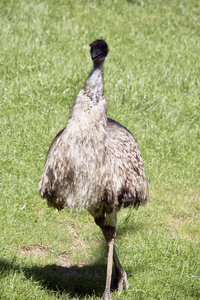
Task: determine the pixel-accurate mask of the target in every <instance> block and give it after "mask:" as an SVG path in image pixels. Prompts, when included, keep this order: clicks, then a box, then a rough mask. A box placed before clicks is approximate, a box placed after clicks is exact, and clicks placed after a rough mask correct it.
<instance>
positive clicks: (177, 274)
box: [0, 0, 200, 300]
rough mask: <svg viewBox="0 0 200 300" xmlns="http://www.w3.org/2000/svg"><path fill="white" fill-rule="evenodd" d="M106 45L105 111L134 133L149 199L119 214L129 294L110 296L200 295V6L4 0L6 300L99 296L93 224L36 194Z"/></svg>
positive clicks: (98, 246)
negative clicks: (98, 43)
mask: <svg viewBox="0 0 200 300" xmlns="http://www.w3.org/2000/svg"><path fill="white" fill-rule="evenodd" d="M101 37H103V38H105V40H106V41H107V42H108V44H109V48H110V53H109V55H108V58H107V59H106V64H105V93H106V98H107V101H108V115H109V116H110V117H112V118H114V119H116V120H117V121H119V122H120V123H122V124H123V125H125V126H126V127H127V128H129V129H130V130H131V131H132V132H133V134H134V136H135V137H136V139H137V141H138V144H139V146H140V149H141V152H142V155H143V159H144V163H145V169H146V173H147V176H148V178H149V181H150V199H151V201H150V203H149V204H148V205H147V206H145V207H142V208H140V209H139V210H137V211H131V213H130V210H129V209H126V210H122V211H121V212H120V213H119V214H118V231H117V238H116V244H117V246H118V248H117V252H118V253H119V257H120V260H121V262H122V265H123V266H124V268H125V269H126V270H127V273H128V276H129V284H130V290H129V291H122V292H113V293H112V297H113V299H114V300H115V299H148V300H149V299H162V300H163V299H166V300H168V299H181V300H182V299H187V300H188V299H200V289H199V286H200V243H199V240H200V202H199V198H200V179H199V174H200V155H199V153H200V129H199V126H200V117H199V105H200V60H199V52H200V3H199V1H198V0H182V1H178V0H169V1H166V0H164V1H162V0H158V1H152V0H144V1H139V0H132V1H131V0H129V1H125V0H124V1H123V0H116V1H114V0H113V1H111V0H108V1H101V0H99V1H87V0H83V1H78V0H73V1H70V0H56V1H54V0H41V1H36V0H33V1H30V0H21V1H20V0H18V1H11V0H8V1H7V0H1V1H0V99H1V101H0V116H1V135H0V153H1V154H0V172H1V179H0V190H1V191H0V195H1V196H0V291H1V293H0V299H9V300H10V299H13V300H14V299H100V297H101V296H102V293H103V289H104V282H105V269H106V248H105V242H104V240H103V237H102V234H101V232H100V230H99V228H97V226H96V225H95V224H94V221H93V219H92V217H91V216H90V215H89V214H88V213H87V212H82V213H80V214H78V213H72V214H71V213H69V212H68V211H67V210H65V211H62V212H57V211H55V210H53V209H50V208H48V207H47V205H46V203H45V201H42V200H41V199H40V197H39V195H38V190H37V189H38V181H39V179H40V176H41V174H42V171H43V166H44V160H45V156H46V153H47V151H48V148H49V145H50V143H51V141H52V139H53V138H54V136H55V135H56V134H57V132H58V131H59V130H60V129H62V128H63V127H64V126H65V125H66V123H67V120H68V117H69V112H70V108H71V106H72V103H73V100H74V97H75V96H76V94H77V93H78V91H79V90H80V89H81V88H82V86H83V84H84V81H85V80H86V77H87V75H88V73H89V71H90V69H91V67H92V63H91V59H90V55H89V46H88V44H89V43H90V42H91V41H93V40H94V39H96V38H101Z"/></svg>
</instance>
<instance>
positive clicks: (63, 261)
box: [57, 255, 84, 268]
mask: <svg viewBox="0 0 200 300" xmlns="http://www.w3.org/2000/svg"><path fill="white" fill-rule="evenodd" d="M58 258H59V262H58V263H57V265H58V266H62V267H68V268H69V267H72V266H77V267H79V268H81V267H83V266H84V263H83V262H79V263H78V264H75V263H72V261H71V260H70V259H69V258H68V257H67V256H65V255H62V256H58Z"/></svg>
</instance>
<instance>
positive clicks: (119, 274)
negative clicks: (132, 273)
mask: <svg viewBox="0 0 200 300" xmlns="http://www.w3.org/2000/svg"><path fill="white" fill-rule="evenodd" d="M113 261H114V265H115V278H114V280H113V282H112V288H113V289H118V290H123V285H125V289H126V290H128V288H129V284H128V280H127V274H126V272H125V271H124V269H123V268H122V265H121V264H120V262H119V259H118V257H117V253H116V251H115V248H114V249H113Z"/></svg>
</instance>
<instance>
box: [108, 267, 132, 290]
mask: <svg viewBox="0 0 200 300" xmlns="http://www.w3.org/2000/svg"><path fill="white" fill-rule="evenodd" d="M123 286H125V289H126V290H128V288H129V284H128V280H127V274H126V272H125V271H124V270H123V272H121V274H120V275H119V274H117V275H116V276H115V278H114V280H113V282H112V284H111V289H113V290H123Z"/></svg>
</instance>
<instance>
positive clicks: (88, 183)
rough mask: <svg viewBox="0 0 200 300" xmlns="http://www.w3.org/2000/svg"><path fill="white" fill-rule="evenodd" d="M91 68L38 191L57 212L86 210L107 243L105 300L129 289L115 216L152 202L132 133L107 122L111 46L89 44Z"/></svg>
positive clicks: (54, 145) (50, 153)
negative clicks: (105, 72) (117, 247)
mask: <svg viewBox="0 0 200 300" xmlns="http://www.w3.org/2000/svg"><path fill="white" fill-rule="evenodd" d="M90 47H91V49H90V53H91V58H92V60H93V69H92V71H91V72H90V74H89V76H88V78H87V80H86V82H85V85H84V87H83V89H82V90H81V91H80V92H79V93H78V95H77V96H76V99H75V102H74V105H73V108H72V111H71V115H70V119H69V121H68V124H67V126H66V127H65V128H64V129H63V130H61V131H60V132H59V133H58V134H57V136H56V137H55V138H54V140H53V142H52V144H51V146H50V148H49V151H48V154H47V157H46V161H45V166H44V171H43V174H42V177H41V180H40V183H39V191H40V194H41V196H42V197H43V198H46V199H47V202H48V205H49V206H53V207H55V208H57V209H59V210H60V209H63V208H65V207H68V208H70V209H73V208H76V209H78V210H81V209H86V210H87V211H88V212H89V213H90V214H91V215H92V216H93V217H94V220H95V222H96V224H97V225H98V226H99V227H100V228H101V230H102V232H103V235H104V237H105V240H106V242H107V247H108V253H107V275H106V285H105V291H104V294H103V297H102V299H103V300H110V299H112V298H111V294H110V287H111V276H112V261H114V266H115V279H114V281H113V286H114V287H115V288H117V289H119V290H122V289H123V286H124V285H125V288H126V289H128V287H129V284H128V280H127V274H126V272H125V271H124V269H123V268H122V266H121V264H120V262H119V259H118V257H117V254H116V251H115V248H114V239H115V236H116V225H117V212H118V211H119V210H120V208H121V207H127V206H129V205H133V206H134V207H138V206H139V205H141V204H144V203H145V202H147V200H148V184H147V178H146V175H145V171H144V165H143V161H142V157H141V153H140V150H139V147H138V145H137V143H136V140H135V138H134V136H133V135H132V134H131V132H130V131H129V130H128V129H127V128H125V127H124V126H122V125H121V124H119V123H118V122H116V121H114V120H112V119H110V118H108V117H107V103H106V99H105V96H104V88H103V66H104V61H105V58H106V56H107V54H108V45H107V43H106V42H105V41H104V40H103V39H101V40H95V41H94V42H92V43H91V44H90Z"/></svg>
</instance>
